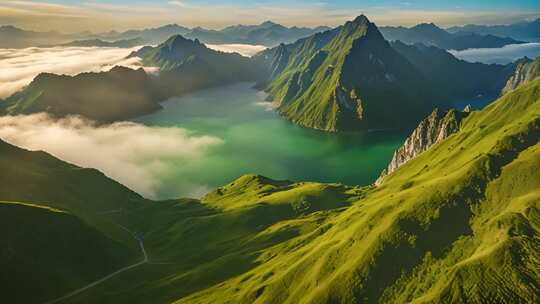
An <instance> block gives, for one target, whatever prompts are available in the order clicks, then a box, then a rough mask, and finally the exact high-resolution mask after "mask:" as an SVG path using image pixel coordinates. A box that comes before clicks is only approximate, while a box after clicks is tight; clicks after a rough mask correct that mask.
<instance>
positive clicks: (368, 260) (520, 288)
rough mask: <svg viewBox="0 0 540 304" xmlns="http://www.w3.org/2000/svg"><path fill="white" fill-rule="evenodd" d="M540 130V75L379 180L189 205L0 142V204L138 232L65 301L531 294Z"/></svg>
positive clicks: (106, 232) (244, 190)
mask: <svg viewBox="0 0 540 304" xmlns="http://www.w3.org/2000/svg"><path fill="white" fill-rule="evenodd" d="M539 140H540V79H538V80H536V81H533V82H531V83H529V84H527V85H523V86H521V87H520V88H518V89H517V90H515V91H513V92H511V93H509V94H507V95H505V96H503V97H502V98H500V99H499V100H498V101H496V102H494V103H493V104H491V105H490V106H488V107H486V108H485V109H483V110H482V111H478V112H472V113H470V114H469V115H468V116H467V118H465V119H464V120H463V121H462V123H461V128H460V131H458V132H457V133H455V134H453V135H451V136H450V137H448V138H447V139H446V140H444V141H442V142H440V143H438V144H436V145H434V146H433V147H432V148H431V149H429V150H427V151H425V152H423V153H422V154H420V155H419V156H418V157H417V158H415V159H413V160H411V161H409V162H407V163H406V164H405V165H403V166H402V167H400V168H399V169H398V170H397V171H395V172H393V173H392V174H390V175H388V176H387V177H386V178H385V179H384V181H383V182H382V184H381V185H380V186H378V187H372V186H370V187H350V186H345V185H339V184H321V183H311V182H291V181H276V180H272V179H269V178H265V177H262V176H257V175H247V176H243V177H241V178H239V179H238V180H236V181H234V182H232V183H230V184H228V185H225V186H223V187H220V188H219V189H216V190H215V191H213V192H211V193H209V194H208V195H206V196H205V197H204V198H203V199H202V200H200V201H199V200H188V199H183V200H172V201H164V202H150V201H147V200H144V199H143V198H141V197H139V196H137V195H136V194H134V193H132V192H130V191H129V190H128V189H125V188H123V187H121V185H118V184H116V183H114V182H113V181H111V180H108V179H106V178H105V177H104V176H103V175H100V174H98V173H96V172H95V171H93V170H86V169H80V168H77V167H75V166H72V165H69V164H65V163H61V162H59V161H58V160H55V159H54V158H52V157H50V156H48V155H46V154H43V153H41V152H25V151H22V150H20V149H17V148H14V147H11V146H9V145H6V144H2V145H0V148H1V150H0V152H2V155H3V156H4V157H3V158H2V159H1V160H0V161H2V162H3V163H2V168H6V169H5V170H4V171H3V174H4V172H6V173H5V174H8V175H0V177H2V179H1V180H0V183H2V184H3V185H5V186H7V187H2V188H1V189H2V191H1V192H0V199H2V200H7V201H18V202H28V203H35V202H40V203H39V204H40V205H45V206H50V207H53V208H57V209H60V210H66V211H68V212H69V213H70V214H72V215H74V216H76V217H78V218H79V219H81V220H82V221H84V222H85V223H87V224H88V225H89V226H91V227H94V228H95V231H98V232H99V233H100V235H101V236H103V237H105V238H108V239H111V240H114V241H115V242H116V243H119V244H122V246H125V247H127V248H129V247H130V246H131V247H135V246H134V245H136V244H133V243H134V242H133V240H132V239H131V236H130V235H126V234H123V233H122V231H120V230H121V229H117V228H114V227H116V225H122V226H124V227H127V228H129V229H130V230H131V231H137V232H140V233H142V234H143V235H144V244H145V247H146V251H147V253H148V257H149V259H148V263H145V264H143V265H140V266H138V267H136V268H133V269H131V270H129V271H127V272H124V273H122V274H120V275H118V276H115V277H113V278H111V279H109V280H107V281H106V282H104V283H103V284H100V285H97V286H95V287H93V288H91V289H89V290H87V291H85V292H83V293H80V294H77V295H75V296H73V297H71V298H69V299H67V300H65V301H64V302H65V303H168V302H175V303H359V302H360V303H410V302H412V303H463V302H472V303H477V302H479V303H509V302H525V303H535V302H538V301H539V300H540V299H539V294H540V270H539V269H540V268H539V267H538V265H539V264H540V239H539V229H540V212H539V211H538V210H539V209H538V208H539V206H538V205H539V202H540V200H539V198H540V193H539V191H538V189H540V187H539V186H540V175H538V174H537V172H538V169H540V161H539V159H540V157H539V156H540V143H539ZM49 177H54V178H49ZM58 181H60V183H59V182H58ZM98 189H99V190H98ZM43 202H55V203H43ZM118 210H121V211H118ZM104 211H105V212H107V213H104ZM108 211H111V212H108ZM113 211H114V212H113ZM116 211H118V212H116ZM60 214H62V213H60ZM22 241H23V243H24V239H22ZM96 248H97V249H96V251H97V252H104V251H103V249H102V248H100V247H96ZM103 248H105V247H103ZM132 249H133V248H132ZM137 258H139V257H138V256H137V255H136V253H133V254H132V255H131V256H130V258H126V259H127V260H125V263H129V262H134V261H137ZM83 284H84V282H81V283H80V285H83ZM58 293H59V294H58V295H56V296H61V295H62V294H60V291H59V292H58Z"/></svg>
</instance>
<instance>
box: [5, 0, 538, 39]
mask: <svg viewBox="0 0 540 304" xmlns="http://www.w3.org/2000/svg"><path fill="white" fill-rule="evenodd" d="M358 2H359V1H352V0H337V1H331V2H330V1H328V2H324V1H318V0H315V1H311V0H300V1H294V2H292V1H284V0H254V1H248V0H232V1H218V0H157V1H148V0H33V1H30V0H6V1H2V3H0V20H1V21H0V25H14V26H17V27H21V28H24V29H31V30H36V31H51V30H54V31H60V32H66V33H69V32H78V31H91V32H103V31H109V30H118V31H122V30H127V29H132V28H145V27H156V26H160V25H164V24H168V23H177V24H180V25H183V26H189V27H195V26H202V27H206V28H223V27H225V26H228V25H234V24H258V23H261V22H263V21H266V20H272V21H274V22H279V23H281V24H284V25H287V26H293V25H295V26H310V27H314V26H319V25H327V26H336V25H339V24H342V23H343V22H345V21H346V20H350V19H353V18H354V17H355V16H357V15H360V14H366V15H367V16H368V17H369V18H370V19H371V20H372V21H374V22H376V23H377V24H379V25H404V26H410V25H414V24H417V23H422V22H434V23H437V24H438V25H440V26H453V25H464V24H472V23H474V24H507V23H513V22H519V21H525V20H531V19H535V18H538V17H540V1H537V0H514V1H508V0H494V1H482V0H477V1H466V0H455V1H446V0H444V1H442V0H441V1H429V0H408V1H403V0H382V1H373V0H367V1H361V3H358Z"/></svg>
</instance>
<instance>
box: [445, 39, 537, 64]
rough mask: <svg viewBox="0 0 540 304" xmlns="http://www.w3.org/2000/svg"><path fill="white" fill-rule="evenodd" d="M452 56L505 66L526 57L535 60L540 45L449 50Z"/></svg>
mask: <svg viewBox="0 0 540 304" xmlns="http://www.w3.org/2000/svg"><path fill="white" fill-rule="evenodd" d="M450 53H452V54H453V55H454V56H456V57H457V58H459V59H463V60H466V61H470V62H482V63H488V64H491V63H499V64H507V63H511V62H513V61H515V60H517V59H520V58H523V57H524V56H527V57H529V58H535V57H537V56H540V43H538V42H531V43H524V44H509V45H505V46H503V47H501V48H483V49H466V50H463V51H455V50H451V51H450Z"/></svg>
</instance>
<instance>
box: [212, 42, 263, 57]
mask: <svg viewBox="0 0 540 304" xmlns="http://www.w3.org/2000/svg"><path fill="white" fill-rule="evenodd" d="M206 46H207V47H208V48H210V49H213V50H216V51H221V52H225V53H238V54H240V55H243V56H246V57H252V56H253V55H255V54H257V53H258V52H260V51H264V50H266V46H264V45H251V44H206Z"/></svg>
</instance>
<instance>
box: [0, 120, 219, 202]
mask: <svg viewBox="0 0 540 304" xmlns="http://www.w3.org/2000/svg"><path fill="white" fill-rule="evenodd" d="M0 138H1V139H3V140H5V141H6V142H9V143H11V144H14V145H16V146H19V147H22V148H25V149H29V150H43V151H46V152H48V153H50V154H52V155H54V156H55V157H57V158H60V159H62V160H64V161H67V162H70V163H73V164H76V165H78V166H81V167H86V168H96V169H99V170H100V171H102V172H103V173H105V174H106V175H107V176H109V177H111V178H113V179H115V180H117V181H118V182H120V183H122V184H124V185H126V186H128V187H129V188H131V189H133V190H135V191H137V192H138V193H140V194H142V195H144V196H146V197H149V198H160V199H163V197H159V192H160V187H161V186H162V183H163V180H164V179H166V178H167V177H168V176H169V174H170V173H172V172H173V171H174V170H175V166H182V165H183V164H189V162H191V161H194V160H196V159H198V158H200V157H202V156H203V155H204V154H205V152H206V150H207V149H209V148H211V147H212V146H216V145H220V144H222V143H223V141H222V140H221V139H219V138H216V137H212V136H194V135H192V134H190V132H189V131H188V130H186V129H181V128H175V127H171V128H166V127H148V126H145V125H142V124H138V123H133V122H120V123H114V124H111V125H106V126H96V125H95V124H94V123H93V122H91V121H88V120H85V119H82V118H80V117H68V118H64V119H53V118H51V117H50V116H49V115H48V114H44V113H41V114H33V115H19V116H3V117H0ZM177 182H178V184H179V187H180V186H181V187H183V189H188V188H186V187H187V186H189V189H190V190H191V191H192V193H180V192H179V193H178V195H182V196H184V197H190V196H191V197H193V196H200V195H201V194H203V193H204V192H205V191H207V190H208V189H207V187H206V186H205V185H199V184H197V183H196V182H193V181H191V180H190V177H189V176H186V177H185V179H184V180H178V181H177ZM179 189H180V188H179Z"/></svg>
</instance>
